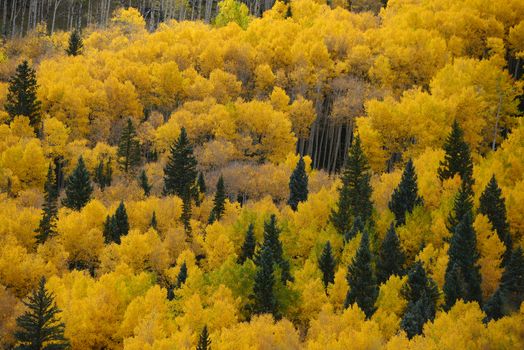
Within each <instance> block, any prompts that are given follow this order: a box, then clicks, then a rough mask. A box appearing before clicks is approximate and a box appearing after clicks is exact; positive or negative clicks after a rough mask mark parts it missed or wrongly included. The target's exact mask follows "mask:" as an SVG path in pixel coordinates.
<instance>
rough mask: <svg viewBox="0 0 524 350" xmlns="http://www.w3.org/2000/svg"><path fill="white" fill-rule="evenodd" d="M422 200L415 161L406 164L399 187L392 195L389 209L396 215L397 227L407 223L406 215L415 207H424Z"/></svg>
mask: <svg viewBox="0 0 524 350" xmlns="http://www.w3.org/2000/svg"><path fill="white" fill-rule="evenodd" d="M422 203H423V201H422V198H421V197H420V196H419V195H418V185H417V174H416V173H415V167H414V166H413V161H412V160H411V159H410V160H408V162H407V163H406V167H405V168H404V172H403V173H402V178H401V180H400V183H399V185H398V186H397V188H395V190H394V191H393V194H392V195H391V201H390V202H389V204H388V207H389V209H390V210H391V211H392V212H393V214H395V221H396V225H397V226H400V225H404V224H405V223H406V213H411V212H412V211H413V209H414V208H415V206H417V205H422Z"/></svg>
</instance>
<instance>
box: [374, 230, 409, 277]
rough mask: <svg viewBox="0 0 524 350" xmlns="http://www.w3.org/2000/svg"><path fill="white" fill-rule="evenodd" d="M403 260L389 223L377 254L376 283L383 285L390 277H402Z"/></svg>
mask: <svg viewBox="0 0 524 350" xmlns="http://www.w3.org/2000/svg"><path fill="white" fill-rule="evenodd" d="M405 259H406V258H405V255H404V252H403V251H402V247H401V246H400V240H399V239H398V236H397V233H396V232H395V226H394V225H393V223H391V226H390V227H389V229H388V231H387V232H386V236H385V237H384V240H383V241H382V245H381V246H380V250H379V253H378V260H377V282H378V283H379V284H380V283H384V282H386V281H387V280H388V279H389V277H391V276H392V275H397V276H400V275H402V273H403V271H404V268H403V266H404V262H405Z"/></svg>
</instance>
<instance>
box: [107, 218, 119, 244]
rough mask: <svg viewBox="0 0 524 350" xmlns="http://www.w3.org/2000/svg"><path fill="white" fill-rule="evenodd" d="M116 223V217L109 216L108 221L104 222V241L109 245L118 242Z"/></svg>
mask: <svg viewBox="0 0 524 350" xmlns="http://www.w3.org/2000/svg"><path fill="white" fill-rule="evenodd" d="M115 226H116V223H115V216H114V215H108V216H106V221H105V222H104V231H103V234H104V241H105V243H107V244H109V243H112V242H117V240H118V238H117V237H116V227H115Z"/></svg>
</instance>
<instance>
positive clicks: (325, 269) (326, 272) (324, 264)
mask: <svg viewBox="0 0 524 350" xmlns="http://www.w3.org/2000/svg"><path fill="white" fill-rule="evenodd" d="M335 266H336V263H335V258H334V257H333V253H332V251H331V243H330V242H329V241H327V242H326V245H325V246H324V249H323V250H322V255H320V258H319V259H318V267H319V268H320V271H322V282H323V283H324V288H325V289H326V290H327V287H328V284H329V283H335Z"/></svg>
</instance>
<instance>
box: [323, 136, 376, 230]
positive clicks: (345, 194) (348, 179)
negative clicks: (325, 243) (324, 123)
mask: <svg viewBox="0 0 524 350" xmlns="http://www.w3.org/2000/svg"><path fill="white" fill-rule="evenodd" d="M370 178H371V173H370V168H369V164H368V161H367V159H366V156H365V154H364V152H363V150H362V147H361V144H360V137H359V136H358V135H357V136H356V138H355V140H354V142H353V144H352V145H351V147H350V149H349V154H348V159H347V161H346V164H345V166H344V170H343V173H342V187H341V188H340V189H339V200H338V205H337V208H336V210H333V211H332V213H331V222H332V223H333V225H334V226H335V228H336V229H337V231H338V232H339V233H340V234H342V235H343V234H345V233H346V232H347V231H348V230H349V228H350V227H351V221H352V219H354V218H355V217H357V216H359V217H360V219H361V220H362V221H363V222H364V223H368V221H369V220H370V219H371V212H372V210H373V204H372V202H371V192H372V188H371V185H370V182H369V181H370Z"/></svg>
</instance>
